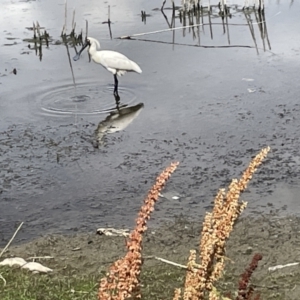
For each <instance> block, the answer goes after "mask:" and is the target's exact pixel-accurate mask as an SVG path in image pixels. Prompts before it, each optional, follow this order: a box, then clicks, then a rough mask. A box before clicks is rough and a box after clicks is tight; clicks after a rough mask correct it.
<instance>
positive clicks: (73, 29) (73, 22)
mask: <svg viewBox="0 0 300 300" xmlns="http://www.w3.org/2000/svg"><path fill="white" fill-rule="evenodd" d="M72 31H73V32H74V31H75V9H74V10H73V18H72Z"/></svg>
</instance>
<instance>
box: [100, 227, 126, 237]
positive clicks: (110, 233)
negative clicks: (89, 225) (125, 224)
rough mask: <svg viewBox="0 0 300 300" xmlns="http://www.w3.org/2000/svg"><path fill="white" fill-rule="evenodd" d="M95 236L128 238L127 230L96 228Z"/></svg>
mask: <svg viewBox="0 0 300 300" xmlns="http://www.w3.org/2000/svg"><path fill="white" fill-rule="evenodd" d="M97 234H99V235H105V236H125V237H127V236H129V229H115V228H98V229H97Z"/></svg>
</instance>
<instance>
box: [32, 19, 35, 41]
mask: <svg viewBox="0 0 300 300" xmlns="http://www.w3.org/2000/svg"><path fill="white" fill-rule="evenodd" d="M32 29H33V38H34V39H36V33H35V31H36V27H35V23H34V22H33V26H32Z"/></svg>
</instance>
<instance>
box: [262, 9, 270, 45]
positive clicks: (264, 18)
mask: <svg viewBox="0 0 300 300" xmlns="http://www.w3.org/2000/svg"><path fill="white" fill-rule="evenodd" d="M261 13H262V20H263V24H264V32H265V38H266V40H267V43H268V46H269V50H271V44H270V40H269V35H268V30H267V22H266V17H265V10H264V9H263V10H262V12H261Z"/></svg>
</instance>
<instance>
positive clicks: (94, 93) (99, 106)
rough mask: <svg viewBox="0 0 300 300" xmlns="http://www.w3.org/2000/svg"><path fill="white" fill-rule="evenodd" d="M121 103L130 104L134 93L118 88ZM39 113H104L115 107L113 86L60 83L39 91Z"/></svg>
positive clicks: (89, 83)
mask: <svg viewBox="0 0 300 300" xmlns="http://www.w3.org/2000/svg"><path fill="white" fill-rule="evenodd" d="M119 95H120V98H121V101H122V103H126V104H127V105H130V104H132V103H133V102H134V100H135V99H136V95H135V94H134V93H133V91H131V90H130V89H127V88H120V89H119ZM37 98H38V104H39V105H40V109H41V111H42V112H41V114H43V115H51V116H53V115H54V116H55V115H57V116H61V115H66V114H77V115H95V114H101V113H106V112H107V111H110V110H111V109H113V108H115V106H116V103H115V97H114V95H113V86H101V85H99V84H98V83H97V82H95V83H91V82H88V83H81V84H77V85H76V87H75V86H74V85H73V84H67V85H62V86H58V87H54V88H51V89H47V90H46V91H45V90H44V91H41V92H40V93H39V95H38V97H37Z"/></svg>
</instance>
